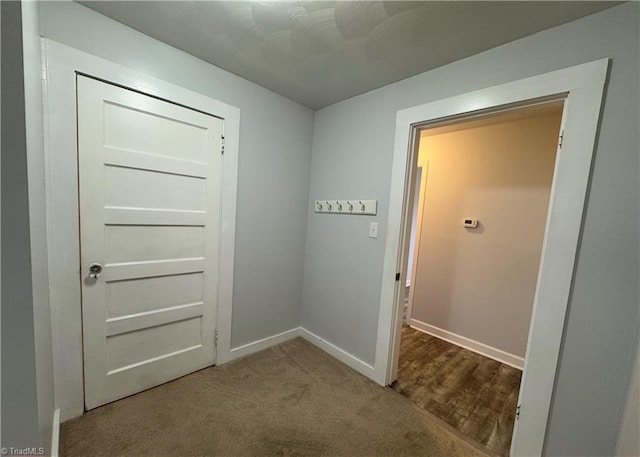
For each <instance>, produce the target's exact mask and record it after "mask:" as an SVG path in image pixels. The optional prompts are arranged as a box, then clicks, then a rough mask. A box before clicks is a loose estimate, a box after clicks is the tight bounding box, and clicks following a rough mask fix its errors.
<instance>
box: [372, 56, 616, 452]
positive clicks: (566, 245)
mask: <svg viewBox="0 0 640 457" xmlns="http://www.w3.org/2000/svg"><path fill="white" fill-rule="evenodd" d="M608 65H609V61H608V59H601V60H597V61H593V62H588V63H584V64H581V65H576V66H573V67H569V68H565V69H561V70H556V71H553V72H550V73H546V74H541V75H537V76H531V77H529V78H525V79H521V80H517V81H512V82H508V83H504V84H501V85H498V86H494V87H489V88H486V89H481V90H477V91H474V92H469V93H466V94H462V95H458V96H454V97H450V98H447V99H442V100H437V101H433V102H430V103H426V104H423V105H418V106H414V107H411V108H407V109H404V110H400V111H398V112H397V116H396V132H395V146H394V153H393V168H392V173H391V191H390V195H389V214H388V220H387V237H386V242H385V256H384V264H383V277H382V287H381V292H380V308H379V316H378V333H377V342H376V356H375V373H376V381H378V382H379V383H380V384H388V383H390V382H392V381H393V380H394V379H395V376H396V370H397V357H398V353H399V341H400V338H399V337H400V335H399V331H400V317H401V307H400V303H401V298H402V297H401V292H402V291H401V290H400V288H398V287H397V284H402V283H403V282H404V281H405V280H406V278H404V277H402V276H404V274H401V278H400V282H398V281H396V280H395V276H396V273H397V272H400V271H403V264H404V261H405V260H404V259H405V258H406V256H407V250H408V241H409V238H408V237H409V230H408V227H409V226H408V225H407V224H406V221H407V220H409V218H410V214H409V213H408V211H409V210H410V206H411V203H410V202H411V196H410V193H409V192H407V191H406V190H407V182H409V183H411V182H412V181H413V180H414V179H415V176H414V174H413V168H414V166H415V156H414V149H415V145H416V134H417V131H418V129H419V128H420V127H422V126H425V125H427V124H431V123H440V122H443V121H444V120H447V121H449V120H454V119H461V118H468V117H472V116H478V115H482V114H485V113H488V112H495V111H501V110H504V109H511V108H517V107H522V106H527V105H531V104H533V103H538V102H542V101H543V100H546V101H550V100H564V111H563V120H562V127H561V131H562V132H563V136H562V147H561V149H560V150H559V151H558V153H557V159H556V167H555V171H554V178H553V185H552V189H551V198H550V201H549V210H548V215H547V224H546V229H545V237H544V242H543V248H542V258H541V262H540V267H539V271H538V283H537V288H536V295H535V298H534V305H533V314H532V317H531V324H530V329H529V340H528V343H527V350H526V357H525V365H524V372H523V378H522V382H521V388H520V398H519V404H520V405H521V409H520V415H519V420H517V421H516V425H515V429H514V435H513V441H512V444H511V455H514V456H534V455H541V454H542V450H543V446H544V440H545V436H546V429H547V422H548V418H549V413H550V409H551V399H552V395H553V387H554V380H555V376H556V369H557V364H558V357H559V354H560V347H561V343H562V332H563V328H564V321H565V314H566V309H567V305H568V302H569V299H570V290H571V285H572V282H573V274H574V264H575V259H576V254H577V250H578V240H579V235H580V229H581V224H582V216H583V211H584V206H585V205H584V204H585V197H586V192H587V185H588V182H589V174H590V170H591V162H592V156H593V151H594V147H595V141H596V132H597V128H598V123H599V116H600V109H601V104H602V98H603V94H604V88H605V82H606V78H607V70H608ZM559 140H560V139H559Z"/></svg>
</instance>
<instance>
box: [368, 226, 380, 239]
mask: <svg viewBox="0 0 640 457" xmlns="http://www.w3.org/2000/svg"><path fill="white" fill-rule="evenodd" d="M369 238H378V223H377V222H371V223H370V224H369Z"/></svg>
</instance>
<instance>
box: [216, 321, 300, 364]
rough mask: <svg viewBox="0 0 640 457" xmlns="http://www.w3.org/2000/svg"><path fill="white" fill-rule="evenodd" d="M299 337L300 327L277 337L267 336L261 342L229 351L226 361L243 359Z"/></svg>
mask: <svg viewBox="0 0 640 457" xmlns="http://www.w3.org/2000/svg"><path fill="white" fill-rule="evenodd" d="M297 336H300V327H296V328H293V329H291V330H287V331H286V332H282V333H278V334H277V335H273V336H268V337H267V338H263V339H261V340H257V341H254V342H252V343H248V344H244V345H242V346H238V347H237V348H233V349H231V350H230V351H229V357H228V359H226V361H228V362H230V361H231V360H235V359H237V358H240V357H244V356H246V355H249V354H253V353H254V352H258V351H262V350H263V349H267V348H270V347H271V346H275V345H276V344H280V343H284V342H285V341H288V340H290V339H293V338H295V337H297Z"/></svg>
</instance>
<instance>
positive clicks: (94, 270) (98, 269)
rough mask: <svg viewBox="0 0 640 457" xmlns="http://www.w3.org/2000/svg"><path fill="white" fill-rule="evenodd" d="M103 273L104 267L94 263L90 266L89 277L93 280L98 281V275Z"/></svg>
mask: <svg viewBox="0 0 640 457" xmlns="http://www.w3.org/2000/svg"><path fill="white" fill-rule="evenodd" d="M100 273H102V265H100V264H99V263H92V264H91V265H89V277H90V278H92V279H98V275H100Z"/></svg>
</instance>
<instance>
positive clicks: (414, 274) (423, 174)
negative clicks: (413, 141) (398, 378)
mask: <svg viewBox="0 0 640 457" xmlns="http://www.w3.org/2000/svg"><path fill="white" fill-rule="evenodd" d="M416 147H417V148H419V147H420V143H419V142H418V144H417V145H416ZM419 152H420V151H419V150H417V151H416V162H417V160H418V156H419ZM416 165H417V164H416ZM418 168H421V169H422V170H421V171H420V188H419V189H416V183H415V180H417V179H418V173H417V171H418ZM428 174H429V161H427V163H426V164H425V166H423V167H417V168H416V175H415V178H414V180H413V181H412V184H411V186H412V187H413V192H415V191H416V190H417V191H418V208H417V211H418V214H417V217H416V226H415V234H414V237H415V238H414V242H413V265H412V266H411V279H410V280H409V282H413V283H414V284H417V283H418V270H419V268H418V266H419V263H418V262H419V260H420V242H421V241H422V220H423V219H424V201H425V192H426V190H427V177H428ZM411 198H413V200H412V201H413V202H414V203H415V201H416V200H415V196H413V197H411ZM411 219H412V220H413V214H412V215H411ZM407 228H408V229H409V233H410V234H411V230H413V229H414V227H412V226H411V224H409V227H407ZM409 237H411V235H409ZM407 247H408V248H410V247H411V246H407ZM407 255H409V254H408V252H407ZM415 297H416V288H415V287H412V288H411V289H409V300H408V303H407V318H409V319H411V316H413V302H414V301H415ZM396 363H397V362H396V361H395V360H394V364H393V371H397V370H398V367H397V366H396Z"/></svg>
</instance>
